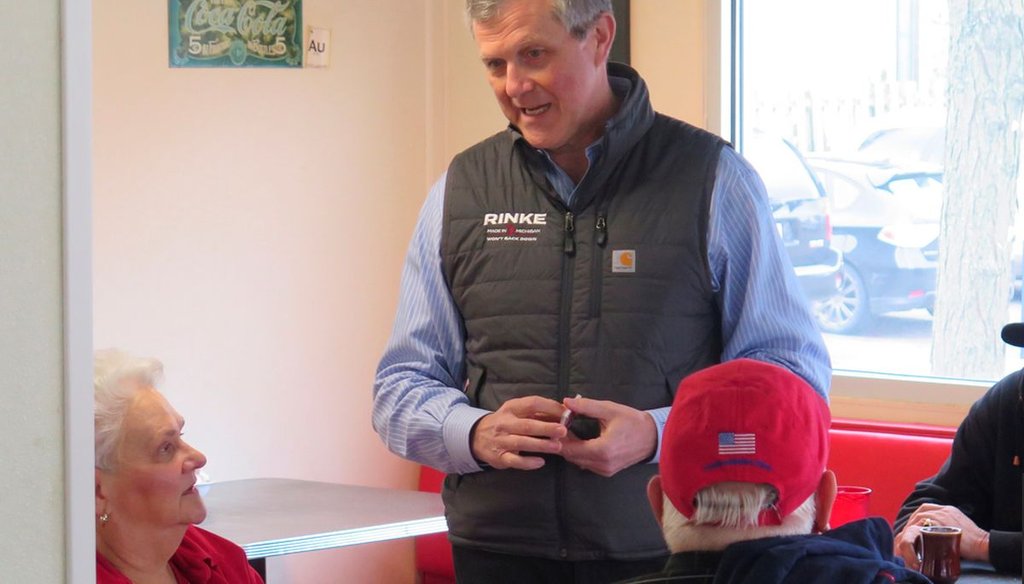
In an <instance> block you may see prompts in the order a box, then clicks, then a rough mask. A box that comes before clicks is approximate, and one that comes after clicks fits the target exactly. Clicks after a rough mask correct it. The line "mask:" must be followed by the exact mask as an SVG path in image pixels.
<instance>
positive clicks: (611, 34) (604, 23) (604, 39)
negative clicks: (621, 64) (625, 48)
mask: <svg viewBox="0 0 1024 584" xmlns="http://www.w3.org/2000/svg"><path fill="white" fill-rule="evenodd" d="M594 39H595V40H596V41H597V53H596V55H595V57H596V58H597V60H596V61H595V62H594V65H598V66H602V67H603V66H604V64H605V63H607V62H608V55H609V54H610V53H611V52H612V43H613V42H615V17H614V16H612V14H611V13H610V12H602V13H601V14H600V15H599V16H598V17H597V22H596V23H594Z"/></svg>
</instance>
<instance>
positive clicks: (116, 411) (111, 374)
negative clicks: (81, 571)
mask: <svg viewBox="0 0 1024 584" xmlns="http://www.w3.org/2000/svg"><path fill="white" fill-rule="evenodd" d="M162 374H163V365H161V363H160V362H159V361H157V360H156V359H143V358H138V357H133V356H131V355H129V354H127V353H124V352H121V351H117V350H106V351H99V352H97V353H96V358H95V372H94V385H95V392H96V396H95V421H96V581H97V583H98V584H107V583H111V584H113V583H117V584H130V583H133V582H134V583H135V584H141V583H144V582H145V583H150V582H152V583H163V582H166V583H168V584H180V583H183V582H188V583H196V582H203V583H217V584H236V583H241V584H247V583H260V584H261V583H262V582H263V580H262V579H261V578H260V577H259V575H258V574H257V573H256V571H255V570H253V569H252V567H250V566H249V563H248V562H247V561H246V558H245V552H243V551H242V548H240V547H238V546H237V545H235V544H233V543H231V542H230V541H228V540H226V539H224V538H222V537H218V536H216V535H214V534H212V533H210V532H208V531H205V530H203V529H200V528H198V527H196V526H195V524H196V523H200V522H201V521H202V520H203V519H205V518H206V507H205V506H204V505H203V500H202V498H201V497H200V495H199V492H198V491H197V490H196V473H197V471H199V469H201V468H202V467H203V466H204V465H205V464H206V457H205V456H203V453H202V452H199V451H198V450H196V449H195V448H193V447H192V446H190V445H189V444H188V443H186V442H185V441H184V440H182V427H183V426H184V425H185V421H184V419H183V418H182V417H181V415H180V414H178V412H177V411H175V410H174V408H173V407H171V404H169V403H168V402H167V400H166V399H165V398H164V396H163V395H161V394H160V392H159V391H157V390H156V387H155V386H156V385H157V383H158V382H159V381H160V378H161V376H162Z"/></svg>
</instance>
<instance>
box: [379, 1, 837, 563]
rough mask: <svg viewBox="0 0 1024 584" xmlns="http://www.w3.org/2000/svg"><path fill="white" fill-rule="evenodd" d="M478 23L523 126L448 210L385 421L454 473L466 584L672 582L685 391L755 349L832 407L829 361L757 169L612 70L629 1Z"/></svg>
mask: <svg viewBox="0 0 1024 584" xmlns="http://www.w3.org/2000/svg"><path fill="white" fill-rule="evenodd" d="M466 11H467V14H468V16H469V20H470V22H471V27H472V32H473V35H474V38H475V40H476V43H477V47H478V49H479V53H480V59H481V62H482V64H483V66H484V69H485V72H486V75H487V79H488V81H489V82H490V84H491V87H492V88H493V90H494V93H495V96H496V97H497V100H498V104H499V106H500V107H501V109H502V111H503V112H504V114H505V116H506V117H507V118H508V119H509V122H510V124H509V127H508V128H507V129H506V130H504V131H502V132H500V133H498V134H496V135H494V136H492V137H491V138H488V139H487V140H484V141H483V142H481V143H479V144H477V145H476V146H473V147H471V148H470V149H468V150H466V151H465V152H463V153H461V154H459V155H458V156H456V157H455V159H454V160H453V161H452V163H451V165H450V166H449V168H448V170H447V172H446V173H445V175H444V176H442V178H441V179H440V180H439V181H438V182H437V184H436V185H435V186H434V188H433V189H432V190H431V192H430V195H429V196H428V198H427V201H426V203H425V205H424V207H423V210H422V212H421V215H420V219H419V222H418V224H417V226H416V231H415V232H414V234H413V239H412V243H411V244H410V248H409V254H408V257H407V258H406V265H405V269H404V271H403V275H402V293H401V299H400V302H399V307H398V314H397V316H396V322H395V328H394V331H393V333H392V337H391V340H390V342H389V343H388V346H387V349H386V350H385V353H384V356H383V358H382V359H381V362H380V365H379V367H378V371H377V378H376V382H375V385H374V412H373V422H374V427H375V428H376V430H377V431H378V433H379V434H380V435H381V437H382V438H383V439H384V441H385V442H386V443H387V445H388V447H389V448H390V449H391V450H392V451H394V452H395V453H397V454H399V455H400V456H403V457H406V458H409V459H412V460H415V461H417V462H420V463H422V464H426V465H430V466H433V467H435V468H439V469H442V470H444V471H446V472H448V473H450V474H449V476H448V478H447V480H446V481H445V488H444V493H443V496H444V500H445V506H446V515H447V518H448V526H449V537H450V539H451V541H452V543H453V549H454V559H455V570H456V573H457V575H458V577H459V581H460V582H463V583H465V582H609V581H615V580H619V579H623V578H626V577H631V576H634V575H637V574H642V573H645V572H651V571H654V570H657V569H659V568H660V567H661V566H662V564H663V563H664V560H665V557H666V556H667V550H666V548H665V544H664V540H663V539H662V537H661V534H660V531H659V529H658V525H657V523H656V522H655V521H654V519H653V517H651V514H650V513H649V512H647V511H646V509H647V502H646V500H645V497H644V490H645V484H646V483H647V481H648V480H649V479H650V477H651V476H652V475H653V474H655V473H656V472H657V465H656V464H655V463H657V461H658V458H659V441H660V434H661V428H662V427H663V426H664V423H665V420H666V418H667V416H668V413H669V410H670V409H671V404H672V399H673V395H674V393H675V388H676V387H677V386H678V384H679V381H680V380H681V379H682V378H683V377H684V376H686V375H687V374H689V373H691V372H694V371H697V370H699V369H703V368H705V367H707V366H710V365H713V364H715V363H718V362H721V361H724V360H731V359H736V358H741V357H748V358H753V359H759V360H762V361H768V362H772V363H775V364H777V365H780V366H783V367H786V368H787V369H790V370H791V371H793V372H795V373H797V374H798V375H800V376H802V377H803V378H804V379H806V380H807V381H808V382H809V383H810V384H811V385H812V386H813V387H814V389H815V390H816V391H817V392H819V393H820V394H821V395H822V399H824V397H825V394H826V392H827V390H828V384H829V379H830V375H831V370H830V365H829V360H828V355H827V353H826V350H825V347H824V344H823V342H822V339H821V335H820V334H819V333H818V331H817V329H816V327H815V325H814V322H813V320H812V318H811V315H810V313H809V311H808V309H807V306H806V301H805V299H804V297H803V295H802V293H801V292H800V291H799V288H798V285H797V283H796V279H795V276H794V274H793V270H792V268H791V266H790V265H789V262H788V259H787V257H786V255H785V252H784V250H783V249H782V245H781V244H780V242H779V240H778V237H777V235H776V232H775V224H774V221H773V220H772V217H771V212H770V210H769V207H768V203H767V197H766V195H765V192H764V186H763V184H762V183H761V181H760V179H759V178H758V177H757V175H756V173H755V172H754V171H753V170H752V169H751V168H750V166H749V165H748V164H747V163H746V162H745V161H744V160H743V159H742V158H741V157H740V156H739V155H737V154H736V153H735V152H734V151H733V150H732V149H731V148H729V147H728V146H727V145H726V144H725V142H723V141H722V140H721V139H720V138H718V137H716V136H713V135H711V134H708V133H707V132H704V131H702V130H699V129H697V128H695V127H693V126H690V125H687V124H685V123H683V122H679V121H676V120H673V119H670V118H667V117H665V116H662V115H659V114H656V113H655V112H654V111H653V110H652V109H651V104H650V101H649V99H648V95H647V88H646V85H645V84H644V82H643V80H642V79H641V78H640V77H639V75H637V73H636V72H635V71H634V70H632V69H630V68H629V67H626V66H623V65H618V64H609V63H607V59H608V53H609V50H610V48H611V45H612V42H613V40H614V38H615V18H614V17H613V15H612V11H611V2H610V1H609V0H467V3H466ZM577 394H579V395H582V396H583V397H572V396H576V395H577ZM568 412H571V414H572V416H575V421H574V422H572V423H571V424H563V423H561V422H562V420H563V418H568V417H571V416H568V415H567V416H563V413H568ZM566 421H567V422H568V420H566ZM587 422H589V424H588V423H587ZM794 423H797V422H796V421H794ZM567 427H568V429H567Z"/></svg>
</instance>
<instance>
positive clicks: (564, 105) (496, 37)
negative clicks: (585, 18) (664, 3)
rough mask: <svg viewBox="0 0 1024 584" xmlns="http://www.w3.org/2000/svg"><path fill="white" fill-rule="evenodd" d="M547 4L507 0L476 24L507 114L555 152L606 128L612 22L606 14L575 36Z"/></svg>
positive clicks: (583, 143)
mask: <svg viewBox="0 0 1024 584" xmlns="http://www.w3.org/2000/svg"><path fill="white" fill-rule="evenodd" d="M550 4H551V2H550V0H507V1H506V2H505V3H504V4H503V5H502V7H501V11H500V12H499V13H498V14H497V16H495V17H494V18H492V19H491V20H490V21H488V22H485V23H481V22H475V23H473V33H474V36H475V38H476V42H477V47H478V48H479V49H480V58H481V60H482V61H483V63H484V66H485V67H486V69H487V79H488V81H489V82H490V84H491V88H492V89H493V90H494V95H495V96H496V97H497V98H498V104H499V105H500V106H501V110H502V112H503V113H504V114H505V117H507V118H508V120H509V121H510V122H512V124H513V125H515V126H516V127H517V128H519V130H520V132H522V134H523V136H524V137H525V138H526V140H527V141H528V142H529V143H530V144H531V145H532V146H533V147H535V148H543V149H545V150H548V151H549V152H551V153H552V154H556V155H557V154H559V153H562V152H570V151H577V150H579V151H582V150H583V149H585V148H586V147H587V146H588V145H589V144H590V143H592V142H593V141H594V140H596V139H597V138H598V137H599V136H600V135H601V134H602V132H603V126H604V122H605V120H606V119H607V117H608V116H609V115H610V112H609V111H608V110H607V106H608V103H609V100H610V97H611V95H610V90H609V88H608V80H607V73H606V69H605V62H606V59H607V53H608V48H609V46H610V45H611V40H612V37H613V35H614V26H615V25H614V20H613V19H612V17H611V15H608V14H603V15H602V16H601V17H600V18H599V19H598V21H597V23H596V24H595V25H594V26H591V27H590V28H589V29H588V30H587V33H586V35H585V36H584V37H583V38H582V39H577V38H575V37H573V36H572V35H571V34H570V33H569V31H568V30H566V29H565V27H564V26H562V23H561V22H559V21H558V19H557V18H555V16H554V15H553V13H552V9H551V5H550Z"/></svg>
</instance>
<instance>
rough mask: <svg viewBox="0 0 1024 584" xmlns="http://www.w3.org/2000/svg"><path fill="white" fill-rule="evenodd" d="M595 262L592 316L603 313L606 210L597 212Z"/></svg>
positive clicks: (593, 269) (591, 284)
mask: <svg viewBox="0 0 1024 584" xmlns="http://www.w3.org/2000/svg"><path fill="white" fill-rule="evenodd" d="M594 232H595V235H594V242H595V243H597V248H596V249H594V263H593V266H591V274H592V275H591V282H590V318H597V316H598V315H599V314H601V293H602V291H601V286H602V284H601V282H602V281H603V280H604V246H605V244H606V243H608V216H607V214H606V213H605V212H604V211H598V212H597V223H595V224H594Z"/></svg>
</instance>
